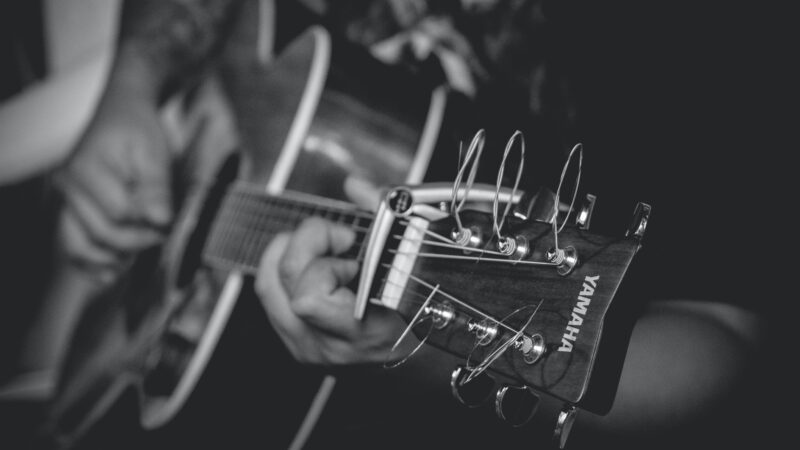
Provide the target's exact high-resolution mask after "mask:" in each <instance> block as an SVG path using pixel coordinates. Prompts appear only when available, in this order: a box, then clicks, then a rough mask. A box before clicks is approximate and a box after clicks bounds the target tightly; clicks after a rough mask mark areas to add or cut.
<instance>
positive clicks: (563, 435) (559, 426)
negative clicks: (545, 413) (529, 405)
mask: <svg viewBox="0 0 800 450" xmlns="http://www.w3.org/2000/svg"><path fill="white" fill-rule="evenodd" d="M577 414H578V408H576V407H575V405H567V406H565V407H564V409H562V410H561V412H560V413H558V421H556V429H555V433H553V441H554V442H555V444H556V445H557V446H558V448H559V449H563V448H564V446H565V445H567V438H569V433H570V431H572V424H573V423H575V416H576V415H577Z"/></svg>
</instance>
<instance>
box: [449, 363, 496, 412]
mask: <svg viewBox="0 0 800 450" xmlns="http://www.w3.org/2000/svg"><path fill="white" fill-rule="evenodd" d="M469 373H470V372H469V370H468V369H466V368H465V367H463V366H460V367H457V368H456V369H455V370H454V371H453V373H452V375H450V392H451V393H452V394H453V397H455V399H456V400H458V401H459V403H461V404H462V405H464V406H467V407H469V408H475V407H478V406H480V405H481V404H482V403H483V402H485V401H486V399H488V398H489V397H490V396H491V395H492V391H493V390H494V379H492V377H490V376H489V375H487V374H486V373H482V374H480V375H478V376H476V377H475V378H473V379H472V380H470V381H469V382H468V383H464V380H465V379H466V377H467V376H468V375H469Z"/></svg>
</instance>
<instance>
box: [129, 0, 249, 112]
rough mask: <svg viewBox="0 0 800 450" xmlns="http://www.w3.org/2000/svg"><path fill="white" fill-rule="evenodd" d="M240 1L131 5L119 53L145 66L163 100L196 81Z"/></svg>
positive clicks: (135, 1) (150, 0)
mask: <svg viewBox="0 0 800 450" xmlns="http://www.w3.org/2000/svg"><path fill="white" fill-rule="evenodd" d="M241 3H242V1H241V0H127V1H126V2H125V3H124V5H123V8H122V18H121V23H120V34H119V42H118V45H119V49H120V54H122V55H124V56H121V57H123V58H124V57H128V56H132V57H133V58H134V59H135V61H136V62H135V63H137V64H144V65H146V66H147V67H146V70H147V71H148V72H149V74H151V75H152V76H153V79H152V80H151V81H152V82H153V83H155V86H154V89H155V91H156V92H158V97H159V98H164V97H165V96H167V95H169V94H170V93H172V92H174V91H175V90H176V89H177V88H179V87H181V86H183V85H184V84H185V83H186V82H187V80H189V79H192V78H193V76H194V75H196V74H197V73H198V72H199V71H200V70H201V69H202V68H203V67H205V66H206V64H207V62H208V61H209V59H210V58H211V57H212V56H213V55H214V53H216V52H217V51H218V50H219V49H220V48H221V46H222V44H223V42H224V39H225V37H227V35H228V34H229V33H228V32H229V30H230V28H231V27H232V24H233V21H234V19H235V16H236V11H238V6H239V5H240V4H241Z"/></svg>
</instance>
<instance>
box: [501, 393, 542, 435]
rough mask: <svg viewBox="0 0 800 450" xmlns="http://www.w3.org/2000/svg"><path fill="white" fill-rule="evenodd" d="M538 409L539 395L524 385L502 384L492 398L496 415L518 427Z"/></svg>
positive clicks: (526, 421)
mask: <svg viewBox="0 0 800 450" xmlns="http://www.w3.org/2000/svg"><path fill="white" fill-rule="evenodd" d="M537 409H539V396H538V395H536V394H534V393H533V392H531V391H530V389H528V388H525V387H516V386H507V385H506V386H503V387H501V388H500V389H498V390H497V394H496V395H495V398H494V411H495V413H496V414H497V417H499V418H500V419H502V420H504V421H506V422H508V423H509V424H510V425H512V426H515V427H519V426H522V425H525V424H526V423H528V421H529V420H531V417H533V415H534V414H536V410H537Z"/></svg>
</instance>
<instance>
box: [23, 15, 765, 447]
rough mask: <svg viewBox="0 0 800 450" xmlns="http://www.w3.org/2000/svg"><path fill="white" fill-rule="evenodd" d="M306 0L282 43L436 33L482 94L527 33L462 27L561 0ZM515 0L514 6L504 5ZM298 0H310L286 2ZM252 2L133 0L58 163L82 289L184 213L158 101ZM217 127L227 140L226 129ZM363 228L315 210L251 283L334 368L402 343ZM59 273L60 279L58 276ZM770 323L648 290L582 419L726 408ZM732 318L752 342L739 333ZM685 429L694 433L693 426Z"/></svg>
mask: <svg viewBox="0 0 800 450" xmlns="http://www.w3.org/2000/svg"><path fill="white" fill-rule="evenodd" d="M250 3H252V2H250ZM266 3H272V2H266ZM299 3H300V4H302V5H301V8H298V7H297V6H298V5H295V4H290V2H288V1H277V2H275V4H274V5H273V9H272V13H273V14H275V13H277V16H276V17H275V19H274V20H275V22H274V23H275V27H276V30H277V31H276V32H275V33H274V34H273V35H272V37H269V38H265V39H266V44H263V45H267V46H269V45H270V43H269V41H270V40H274V46H276V47H277V46H280V45H281V44H282V42H284V41H286V40H288V37H287V36H285V35H282V34H281V33H286V34H292V33H293V30H295V29H297V28H302V25H299V24H300V23H303V21H304V20H306V19H307V18H308V17H311V18H316V19H314V20H317V21H321V22H323V23H325V24H327V25H328V26H329V27H331V28H336V27H337V26H338V27H340V28H342V29H344V32H345V34H347V35H348V36H349V37H351V38H352V39H355V40H362V43H364V42H363V41H367V42H368V43H369V44H371V49H372V51H373V53H374V54H377V55H380V56H383V57H384V58H386V59H393V60H394V61H395V62H396V63H398V64H400V63H407V61H406V60H403V58H406V53H407V52H409V51H410V52H412V53H414V52H417V53H419V52H423V47H425V44H424V43H423V44H420V42H427V43H428V44H430V45H432V46H433V48H434V50H430V49H429V51H428V52H427V53H426V54H425V57H427V56H431V55H436V56H437V57H438V60H439V61H440V67H441V70H442V71H443V72H444V73H445V77H446V78H447V79H448V81H449V82H450V84H451V85H452V86H454V87H456V88H458V89H459V90H461V91H463V92H466V93H467V94H470V95H473V96H480V95H481V94H482V92H481V89H483V87H484V86H486V85H487V84H488V82H487V80H491V79H492V77H493V76H494V75H495V73H493V71H499V70H500V69H499V68H503V67H504V66H503V64H507V63H508V60H507V58H510V57H511V55H512V54H513V50H515V49H517V50H518V48H516V47H514V46H515V45H518V44H520V41H518V40H514V39H513V38H509V40H508V41H507V42H505V44H507V47H502V46H501V47H493V48H492V49H491V51H488V52H487V51H485V49H481V48H478V49H477V50H476V42H479V41H480V38H479V37H478V36H471V35H468V36H465V35H464V34H462V32H461V31H459V30H457V28H465V29H466V31H465V33H469V32H476V33H477V32H479V30H483V31H484V32H485V33H486V36H484V38H485V42H489V43H494V44H497V43H503V41H502V40H501V39H500V36H501V35H502V32H501V31H498V30H493V29H492V26H498V24H500V25H504V26H505V25H507V26H508V27H511V24H512V23H513V22H514V21H515V20H518V21H521V22H525V23H530V25H531V27H532V29H533V31H530V32H531V33H536V32H538V31H537V30H539V26H540V25H541V24H540V23H538V22H536V21H537V20H544V17H545V14H544V13H542V10H541V8H542V4H544V6H546V7H547V6H550V7H554V5H551V4H550V3H549V2H538V1H529V2H495V1H470V2H467V1H462V2H448V3H447V6H443V5H438V4H436V2H426V1H423V0H386V1H374V2H361V3H364V5H365V6H367V5H368V7H366V9H364V10H359V11H356V10H357V9H358V8H354V7H353V6H352V5H349V4H348V5H339V4H337V3H338V2H325V1H301V2H299ZM451 3H452V4H451ZM505 3H515V6H509V5H505V6H503V5H501V6H499V7H498V4H505ZM516 3H519V5H516ZM287 4H290V6H287ZM359 4H360V3H359ZM520 5H522V6H520ZM262 6H263V5H262ZM506 7H507V8H506ZM248 8H249V9H248ZM298 9H302V10H303V11H304V12H303V13H302V14H300V15H291V14H290V13H288V12H285V11H295V10H298ZM243 11H250V12H252V11H253V8H252V4H251V5H250V6H248V2H243V1H236V0H208V1H191V0H182V1H163V0H159V1H149V0H148V1H142V0H139V1H130V2H127V1H126V2H125V3H124V7H123V9H122V17H121V22H120V24H121V26H120V35H119V43H118V48H117V54H116V57H115V61H114V65H113V69H112V71H111V74H110V76H109V79H108V83H107V86H106V89H105V92H104V94H103V97H102V100H101V102H100V104H99V106H98V108H97V111H96V113H95V115H94V119H93V120H92V122H91V124H90V126H89V127H88V129H87V130H86V132H85V133H84V135H83V138H82V139H81V141H80V143H79V145H78V146H77V147H76V148H75V150H74V152H73V153H72V155H71V156H70V158H69V160H68V161H67V162H66V163H65V164H64V166H63V167H62V168H60V169H59V172H58V173H57V179H58V182H59V187H60V188H61V190H62V192H63V194H64V197H65V203H64V208H63V210H62V211H61V213H60V216H59V222H58V230H59V234H58V243H59V244H60V250H61V253H62V255H63V258H64V261H65V265H66V266H67V267H69V269H68V270H72V271H78V272H79V273H81V274H82V275H83V276H84V278H85V279H88V280H90V281H89V282H87V283H86V285H85V289H84V290H83V295H84V296H85V298H92V297H93V296H94V295H95V294H96V293H98V292H102V291H103V289H105V288H107V287H108V286H110V285H111V284H113V282H114V280H116V279H118V277H120V276H121V274H123V273H124V272H125V271H126V270H128V269H129V268H130V265H131V261H132V258H133V256H134V255H136V254H137V253H138V252H140V251H141V250H144V249H147V248H149V247H152V246H153V245H154V244H156V243H158V242H160V241H162V240H163V239H164V238H165V236H166V233H167V230H168V229H169V228H170V226H171V224H172V223H173V221H174V219H175V217H174V214H175V210H174V207H173V205H174V203H175V202H176V200H175V198H174V197H175V195H176V194H175V193H174V191H173V186H174V182H175V176H176V173H175V170H174V169H175V166H176V160H177V159H179V158H181V155H180V154H179V153H180V152H179V151H178V149H176V148H174V142H171V140H170V137H169V136H168V135H167V133H166V132H165V130H164V128H163V125H162V122H161V118H160V114H161V112H160V110H161V108H162V107H163V105H164V103H165V101H166V100H167V99H169V98H170V97H171V96H173V95H174V94H175V93H177V92H186V91H187V90H191V89H192V88H195V87H196V86H197V85H198V83H199V82H200V81H201V80H202V79H203V78H204V77H205V76H206V75H207V71H208V70H209V68H210V67H212V66H213V64H214V61H215V59H217V58H218V56H219V54H220V53H222V52H223V48H224V43H225V42H226V40H227V39H228V37H229V35H230V34H231V30H232V28H233V27H234V25H235V24H236V23H237V20H240V19H239V18H240V16H241V15H242V12H243ZM260 11H262V12H263V11H264V10H260ZM281 14H286V16H282V15H281ZM453 17H455V19H453ZM320 18H321V19H320ZM345 18H346V19H345ZM382 19H386V20H385V21H382ZM484 19H485V20H486V22H485V23H483V24H481V22H480V21H481V20H484ZM370 21H374V23H372V22H370ZM507 31H508V32H509V33H511V32H512V28H508V30H507ZM425 39H427V41H426V40H425ZM259 45H261V43H260V44H259ZM498 48H500V50H498ZM267 54H269V51H268V52H267ZM486 58H496V60H491V61H488V62H487V61H486ZM530 58H531V59H532V61H524V62H523V65H525V66H526V68H525V69H524V70H521V71H520V72H525V73H524V76H522V78H523V79H525V80H527V81H533V82H534V83H533V85H534V86H536V87H537V88H539V89H543V88H542V87H541V86H542V84H541V83H542V82H543V81H542V80H543V79H545V78H546V77H545V75H543V74H544V73H545V72H544V70H545V66H544V65H543V64H539V63H541V61H539V60H537V58H540V59H542V58H543V56H542V55H539V54H531V55H530ZM536 74H539V75H536ZM537 77H538V78H537ZM536 80H539V81H536ZM537 83H538V84H537ZM547 86H548V87H549V86H550V85H547ZM562 93H563V92H562ZM530 95H531V98H533V99H534V101H533V102H532V103H533V104H534V106H535V105H539V107H540V108H544V109H545V112H544V113H542V110H541V109H540V110H539V111H534V112H538V113H539V114H542V115H546V114H548V113H549V112H550V110H549V109H547V108H549V106H550V105H547V104H545V106H542V104H543V103H542V102H543V101H545V100H544V99H547V98H548V97H546V96H543V95H542V91H536V90H535V89H534V91H533V92H532V93H530ZM562 101H563V102H562ZM556 104H557V105H558V108H560V111H562V112H563V111H566V110H570V108H572V107H573V105H572V104H570V103H569V101H568V100H567V99H566V96H564V97H563V98H560V100H558V101H556ZM565 115H566V116H568V115H569V113H565ZM559 120H560V118H559ZM559 120H553V121H552V122H550V123H555V124H558V123H559ZM226 132H230V130H227V131H226ZM221 134H222V135H223V137H222V138H220V137H219V136H217V139H220V140H223V141H224V140H225V139H228V138H227V137H225V136H224V135H225V133H221ZM231 134H233V133H231ZM233 139H234V138H231V140H233ZM346 190H347V191H348V193H349V194H351V197H356V198H360V203H362V204H363V205H364V206H367V205H369V207H372V206H374V202H375V199H377V198H378V194H377V188H375V187H374V186H371V185H369V184H368V183H364V182H359V181H358V180H350V181H349V182H348V185H347V186H346ZM373 190H374V191H375V192H373ZM355 239H356V235H355V233H354V232H353V231H352V230H350V229H348V228H346V227H343V226H340V225H337V224H335V223H332V222H330V221H326V220H323V219H308V220H306V221H303V222H302V224H301V225H300V226H299V227H298V228H297V229H296V230H294V231H292V232H283V233H280V234H278V235H277V236H276V237H275V238H274V240H273V241H272V242H271V244H269V246H268V247H267V248H266V251H265V252H264V253H263V257H262V258H261V263H260V264H259V267H258V271H257V276H256V281H255V290H256V293H257V295H258V297H259V299H260V300H261V303H262V304H263V305H264V307H265V310H266V312H267V316H268V318H269V321H270V323H271V325H272V327H273V328H274V330H275V331H276V332H277V334H278V335H279V337H280V339H281V341H282V342H283V344H284V345H285V346H286V348H287V349H288V350H289V352H290V353H291V355H292V356H293V357H294V358H295V359H297V360H298V361H301V362H303V363H306V364H311V365H321V366H325V367H339V366H354V365H363V364H380V363H383V362H385V361H386V360H387V358H389V356H388V355H390V353H391V352H392V349H391V347H392V344H393V343H394V342H395V340H396V339H397V337H398V336H399V335H400V334H401V333H402V332H403V329H404V328H405V324H404V323H403V322H402V321H401V320H400V319H399V317H397V316H396V315H394V314H392V313H390V312H389V311H388V310H378V311H372V312H370V314H368V315H367V316H366V317H365V319H364V320H356V319H355V318H354V317H353V314H352V311H353V309H354V304H355V301H356V300H355V299H356V297H355V293H354V291H353V288H352V286H353V285H352V282H353V280H354V279H355V277H356V274H357V273H358V270H359V266H358V264H357V263H356V262H354V261H353V260H351V259H347V258H345V257H344V256H343V254H344V253H345V252H346V250H348V249H349V248H350V247H351V245H352V244H353V242H354V241H355ZM59 286H60V285H59V284H58V283H55V284H54V288H53V290H54V291H57V290H58V289H60V287H59ZM84 307H85V306H84V305H83V304H81V303H80V302H75V303H74V304H69V305H65V304H61V305H56V306H54V308H55V310H61V311H70V312H69V313H68V314H66V315H64V314H60V315H58V318H57V319H53V315H52V314H50V315H48V314H43V315H42V320H41V321H40V323H39V324H38V326H37V327H35V328H34V329H33V330H32V333H31V334H32V336H31V341H30V342H29V347H30V348H31V350H30V351H29V352H28V353H27V356H29V357H30V358H29V359H30V360H29V361H23V362H22V363H21V370H25V369H27V370H38V369H49V370H56V369H57V368H58V367H59V366H60V365H61V364H62V362H63V361H62V359H63V357H64V354H65V352H66V348H65V347H66V342H68V338H69V335H70V333H71V332H72V329H73V328H74V326H75V323H76V321H77V320H78V317H79V316H80V311H81V310H82V309H83V308H84ZM758 331H759V323H758V321H757V320H755V319H754V318H753V317H752V316H750V315H749V314H748V313H746V312H743V311H740V310H738V309H736V308H734V307H730V306H727V305H719V304H712V303H705V302H680V301H675V302H662V303H658V302H657V303H654V304H652V305H650V306H649V307H648V308H647V311H646V312H645V313H644V314H643V315H642V317H641V318H640V319H639V321H638V322H637V325H636V328H635V329H634V332H633V335H632V339H631V344H630V347H629V349H628V353H627V357H626V359H625V365H624V368H623V372H622V376H621V381H620V386H619V390H618V392H617V395H616V399H615V402H614V406H613V408H612V409H611V411H610V413H609V414H608V415H606V416H593V415H591V416H588V417H587V419H586V422H583V423H585V424H586V425H585V426H586V427H587V429H586V430H595V432H596V433H600V434H601V435H605V436H628V437H631V436H634V437H643V439H652V436H660V434H659V433H666V432H668V430H673V429H678V430H681V429H682V428H681V426H686V427H689V424H691V422H692V421H693V420H695V419H697V418H698V417H701V415H702V411H704V410H706V409H708V408H713V407H716V405H717V404H718V402H719V399H720V398H721V397H724V396H725V395H727V394H728V393H730V392H731V391H732V390H733V389H735V387H737V386H738V382H739V380H738V379H736V377H731V376H729V375H730V374H732V373H739V372H741V371H742V369H743V368H744V367H745V364H746V361H747V357H748V355H749V352H750V350H751V348H753V347H752V346H754V345H755V343H756V342H758V340H757V332H758ZM728 333H733V334H734V335H735V336H736V337H737V339H740V340H741V342H746V343H747V344H745V345H738V344H736V343H734V342H732V340H730V339H729V334H728ZM737 342H739V341H737ZM410 345H411V346H412V347H413V344H410ZM424 351H433V352H435V351H436V350H427V349H426V350H424ZM422 360H424V357H423V358H422ZM665 361H667V362H669V364H666V365H665V363H664V362H665ZM414 370H416V368H414ZM431 370H435V369H431ZM419 378H423V379H424V378H425V377H424V376H422V377H419ZM586 432H587V433H589V434H588V436H592V434H591V432H590V431H586ZM586 439H589V438H586ZM631 439H632V438H631ZM676 439H677V440H678V442H683V441H682V439H686V436H685V435H681V437H680V438H676ZM579 442H583V443H585V441H579Z"/></svg>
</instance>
